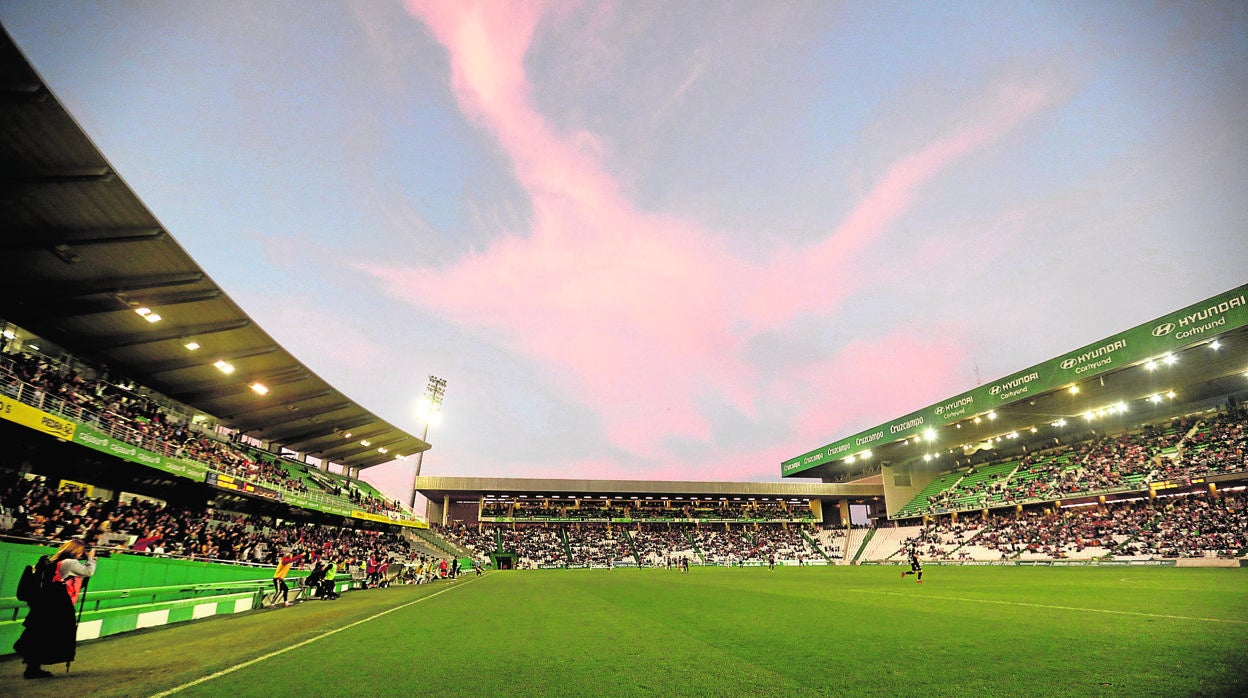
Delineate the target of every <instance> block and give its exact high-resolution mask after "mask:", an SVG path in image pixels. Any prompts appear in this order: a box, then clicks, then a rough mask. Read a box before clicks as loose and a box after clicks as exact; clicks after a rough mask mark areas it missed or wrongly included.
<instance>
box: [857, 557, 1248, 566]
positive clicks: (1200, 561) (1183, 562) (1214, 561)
mask: <svg viewBox="0 0 1248 698" xmlns="http://www.w3.org/2000/svg"><path fill="white" fill-rule="evenodd" d="M859 564H861V565H885V566H889V567H895V566H899V565H901V566H908V565H909V564H910V563H909V562H905V561H889V560H871V561H870V562H861V563H859ZM923 564H924V565H934V566H937V567H988V566H992V567H1248V559H1244V558H1234V557H1229V558H1228V557H1181V558H1177V559H1163V560H924V561H923Z"/></svg>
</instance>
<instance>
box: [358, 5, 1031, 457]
mask: <svg viewBox="0 0 1248 698" xmlns="http://www.w3.org/2000/svg"><path fill="white" fill-rule="evenodd" d="M407 7H408V9H409V11H411V12H412V13H413V14H415V15H417V16H418V17H420V18H421V19H422V20H423V21H424V22H425V23H426V24H427V25H428V27H429V28H430V31H431V32H432V33H433V35H434V36H435V37H436V38H437V39H438V40H439V41H440V42H441V43H443V44H444V45H445V46H446V48H447V51H448V52H449V55H450V64H451V84H452V87H453V89H454V92H455V95H456V98H457V100H458V101H459V104H460V107H461V109H462V110H463V112H464V113H465V114H467V115H468V116H469V117H470V118H472V119H473V120H474V121H475V122H476V123H478V124H479V125H480V126H482V127H483V128H486V129H488V130H489V131H490V132H491V133H493V134H494V135H495V137H496V138H497V139H498V142H499V144H500V145H501V147H502V148H503V149H504V150H505V151H506V152H507V153H508V155H509V156H510V158H511V161H512V163H513V166H514V169H515V172H514V174H515V176H516V178H517V180H518V181H519V182H520V184H521V185H522V186H523V187H524V188H525V190H526V191H527V192H528V194H529V196H530V198H531V202H532V207H533V214H534V215H533V220H532V224H531V228H530V229H529V230H526V231H522V232H521V231H517V232H516V233H515V234H512V235H510V236H507V237H505V238H503V239H500V240H498V241H496V242H494V243H492V244H491V245H490V246H489V247H488V248H486V249H485V250H483V251H481V252H478V253H475V254H472V255H470V256H467V257H465V258H463V259H461V260H459V261H458V262H456V263H454V264H452V265H449V266H447V267H445V268H442V269H420V270H413V269H408V268H403V267H399V266H384V265H361V268H363V269H365V270H366V271H368V272H369V273H371V274H373V275H375V276H376V277H378V278H379V279H381V280H382V281H383V282H384V283H385V284H386V285H387V288H388V289H389V291H390V292H391V293H392V294H394V295H395V296H397V297H401V298H405V299H408V300H410V301H411V302H413V303H416V304H419V305H421V306H424V307H427V308H428V309H430V310H431V311H433V312H436V313H440V314H442V316H443V317H445V318H446V319H447V320H449V321H452V322H456V323H464V324H470V325H474V326H479V327H484V328H488V329H490V330H491V331H493V332H494V333H496V334H497V335H498V336H501V337H502V338H503V340H504V341H505V342H507V343H509V344H510V345H511V347H512V348H513V349H516V350H519V351H522V352H524V353H526V354H528V355H529V356H532V357H535V358H536V359H538V360H539V361H540V362H541V363H543V364H544V365H547V366H549V367H550V372H551V380H552V382H554V384H555V385H556V386H557V387H558V389H560V390H561V391H562V392H563V393H564V394H565V395H566V396H568V397H570V398H573V399H575V400H577V401H579V402H581V403H582V404H584V405H586V407H587V408H588V409H591V410H593V411H594V412H595V413H597V414H598V415H599V416H600V417H601V419H602V421H603V424H604V425H605V426H604V428H605V430H606V435H607V438H608V439H609V440H610V442H611V444H612V445H614V446H616V447H618V448H621V449H624V450H625V451H627V452H629V453H633V454H636V455H637V456H638V458H639V459H644V460H646V461H647V462H650V463H652V464H653V467H655V468H658V469H660V471H662V470H661V469H663V468H667V467H671V468H673V469H672V470H671V472H672V473H673V474H674V473H677V472H680V473H684V475H683V476H682V477H686V478H687V476H688V475H687V474H688V472H689V470H688V464H687V463H681V464H678V465H679V466H680V468H681V469H680V470H679V471H676V470H675V469H674V468H675V467H676V465H677V464H674V463H671V461H670V457H669V456H668V455H667V453H666V450H665V448H664V440H665V439H667V438H669V437H679V438H682V439H688V440H696V441H704V442H705V441H709V440H710V438H711V423H710V418H709V416H708V414H707V409H706V403H707V402H708V401H713V402H717V403H720V404H722V405H727V406H730V407H732V408H733V409H736V410H739V411H740V412H742V413H745V414H747V415H753V414H755V413H756V412H757V411H758V409H759V404H760V401H761V400H763V399H764V398H765V397H766V396H767V395H774V394H778V393H784V392H790V393H793V394H803V395H805V397H806V401H805V402H801V401H799V402H798V404H805V405H807V406H808V409H807V411H806V413H805V414H803V415H800V416H799V417H798V418H797V431H798V432H799V434H800V436H801V438H803V439H809V441H808V442H809V443H811V444H812V447H813V446H815V445H818V444H820V443H822V442H823V441H824V440H826V439H827V438H828V435H829V434H834V433H837V432H838V429H839V428H843V427H844V426H845V425H846V424H849V423H850V422H851V421H852V419H853V418H854V417H855V416H856V415H861V414H863V413H866V414H879V415H880V418H884V417H885V416H888V412H887V409H886V408H885V405H896V404H897V403H896V399H897V395H896V394H897V393H904V394H905V395H929V394H930V395H935V394H936V393H937V392H938V391H937V388H938V387H945V386H941V385H940V380H941V378H940V377H941V376H947V375H948V374H949V372H950V371H951V370H952V368H953V367H954V365H955V363H956V361H957V357H958V356H959V355H960V353H959V348H958V347H956V346H954V345H953V344H951V343H949V342H942V341H929V342H923V341H918V340H913V339H911V338H909V337H907V336H890V337H887V338H880V339H877V340H875V341H871V342H869V343H868V342H866V341H864V342H863V343H860V344H854V345H851V346H850V347H849V348H848V349H847V350H846V351H844V352H842V353H841V354H840V355H839V356H836V357H831V358H829V359H827V360H826V361H825V362H823V363H822V364H821V365H817V366H814V367H811V366H807V367H804V369H803V371H802V375H788V376H785V377H784V378H783V380H785V381H790V382H791V383H790V384H789V385H784V386H775V385H766V386H760V385H759V382H760V373H761V372H760V370H759V368H758V367H756V366H754V365H753V364H752V363H751V362H750V360H749V359H748V356H747V352H746V349H747V347H748V343H749V342H750V340H751V339H753V338H754V337H755V336H756V335H757V333H759V332H760V331H763V330H771V331H774V330H776V329H781V330H782V329H783V328H784V327H785V325H786V324H787V323H789V322H791V321H792V320H793V319H795V318H797V317H799V316H801V315H803V314H807V313H816V312H818V313H821V314H827V313H828V312H830V311H832V310H834V309H835V308H836V307H837V305H839V303H840V302H842V299H843V298H844V297H845V296H846V294H847V293H848V292H849V291H851V290H853V289H855V288H857V287H858V285H859V284H862V283H864V282H865V281H864V279H861V278H857V277H855V276H854V275H853V273H852V263H853V260H854V257H855V255H857V254H858V253H860V252H861V251H862V250H863V249H864V248H865V247H866V246H868V245H870V244H872V243H874V242H876V241H877V240H879V239H880V237H881V236H882V235H884V234H885V233H886V232H887V229H888V227H889V225H890V224H892V223H893V222H894V221H896V220H897V219H898V218H899V217H900V216H902V215H904V214H905V213H906V212H907V211H908V210H909V208H910V206H911V205H912V204H913V202H914V200H915V198H916V197H917V196H918V194H919V191H920V189H921V188H922V186H923V185H924V184H925V183H927V182H928V181H930V180H931V179H933V178H934V177H937V176H938V175H940V174H941V173H942V172H943V171H945V170H946V169H947V168H949V167H950V166H952V165H954V164H955V163H957V162H958V161H959V160H961V159H962V158H964V157H965V156H966V155H968V154H969V153H971V152H974V151H975V150H976V149H978V148H981V147H983V146H984V145H985V144H987V143H990V142H992V141H994V140H996V139H998V138H1000V137H1001V136H1002V135H1004V134H1006V133H1008V132H1009V131H1010V130H1011V129H1013V128H1014V127H1015V126H1016V125H1017V124H1018V123H1020V122H1021V120H1022V119H1024V118H1025V117H1026V116H1027V115H1028V114H1030V113H1032V112H1034V111H1035V110H1036V109H1038V108H1040V107H1041V106H1042V105H1043V103H1044V99H1045V97H1044V93H1042V92H1038V91H1026V90H1019V91H1015V92H1012V93H1007V94H1004V95H1002V96H1001V97H1000V98H999V99H997V100H996V101H995V102H994V106H993V107H992V108H991V109H990V110H988V111H986V112H985V113H983V114H980V115H979V117H978V118H976V119H974V120H972V121H971V122H970V123H968V124H967V125H965V126H964V127H962V128H960V129H957V130H956V131H955V132H954V133H952V134H950V135H948V136H946V137H943V138H940V139H937V140H936V141H935V142H933V143H932V144H930V145H928V146H927V147H924V148H922V149H920V150H918V151H917V152H915V153H913V154H911V155H908V156H906V157H903V158H901V159H900V160H898V161H897V162H896V163H895V164H894V165H893V166H892V167H891V168H889V170H888V171H887V173H886V174H885V175H884V177H883V178H882V179H881V180H880V182H879V183H878V184H877V185H876V186H875V187H874V188H873V189H872V190H871V191H870V192H869V194H868V195H867V196H866V198H864V199H863V201H862V202H861V203H860V204H859V205H858V206H857V207H856V208H855V209H854V210H853V211H852V212H851V213H850V215H849V216H848V217H847V218H846V219H845V221H844V223H842V224H841V225H840V226H838V227H837V229H836V230H835V231H833V232H832V233H831V234H830V235H829V236H828V237H827V238H826V239H825V240H823V241H822V242H819V243H818V244H815V245H813V246H811V247H809V248H807V249H794V250H790V251H788V252H786V253H781V254H779V255H777V256H776V257H775V258H774V259H771V260H747V259H741V258H738V257H735V256H733V255H732V254H730V253H729V252H728V251H727V250H725V249H724V247H723V246H722V245H721V244H720V243H719V242H718V241H717V239H716V238H715V237H714V236H713V235H712V234H711V233H710V232H709V231H706V230H704V229H702V228H700V227H699V226H697V225H696V224H694V223H691V222H688V221H682V220H677V219H673V218H670V217H664V216H660V215H654V214H650V213H644V212H641V211H639V210H638V209H637V208H636V207H635V206H634V205H633V204H632V202H630V201H628V200H627V199H626V198H625V197H623V196H622V194H621V192H620V189H619V187H618V186H617V184H616V182H615V181H614V180H613V179H612V178H611V176H610V175H609V173H608V172H607V171H606V169H605V168H604V167H603V165H602V164H601V162H600V159H601V152H600V151H601V145H600V144H599V141H598V139H597V138H596V137H594V136H593V134H588V133H584V132H577V133H567V134H559V133H555V132H553V131H552V130H551V128H550V127H549V126H548V125H547V123H546V122H545V120H544V119H543V118H542V117H541V115H540V114H538V113H537V111H536V110H535V109H534V107H533V106H532V104H531V103H530V101H529V94H530V88H529V85H528V82H527V78H526V76H525V73H524V56H525V54H526V52H527V50H528V47H529V45H530V43H531V41H532V40H533V36H534V32H535V30H536V29H537V27H538V25H539V23H540V21H541V19H542V18H543V6H542V5H541V4H539V3H533V2H515V3H505V2H493V1H491V2H482V3H474V2H456V3H444V2H436V1H434V0H430V1H428V2H424V1H417V0H410V1H409V2H408V3H407ZM812 280H813V281H812ZM872 367H877V368H872ZM812 376H813V379H812ZM917 406H919V405H916V407H917ZM850 410H853V411H852V412H851V411H850ZM792 455H793V454H791V453H788V454H779V453H771V452H765V453H755V454H734V455H731V456H729V457H728V458H727V460H724V461H719V462H717V463H715V464H708V466H707V467H706V471H707V476H708V477H711V475H712V474H716V476H715V478H714V479H722V478H723V477H724V476H725V475H729V474H740V475H750V474H757V473H758V472H759V471H760V469H761V468H766V469H767V470H768V471H770V472H772V473H774V472H775V468H776V464H777V463H778V462H779V461H780V460H783V459H784V458H786V457H790V456H792ZM764 460H765V461H766V462H764ZM588 465H592V466H593V468H594V469H593V470H592V472H595V473H596V476H600V477H602V476H613V475H612V473H616V472H618V473H619V476H627V473H628V472H632V473H633V476H634V477H636V476H637V471H636V470H635V469H634V468H632V467H630V466H627V465H621V464H612V463H595V464H578V467H579V466H588ZM581 472H584V471H581ZM655 479H661V478H655Z"/></svg>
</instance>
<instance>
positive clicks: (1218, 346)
mask: <svg viewBox="0 0 1248 698" xmlns="http://www.w3.org/2000/svg"><path fill="white" fill-rule="evenodd" d="M1209 348H1210V349H1212V350H1214V351H1217V350H1219V349H1221V348H1222V342H1219V341H1218V340H1216V339H1215V340H1213V341H1212V342H1209Z"/></svg>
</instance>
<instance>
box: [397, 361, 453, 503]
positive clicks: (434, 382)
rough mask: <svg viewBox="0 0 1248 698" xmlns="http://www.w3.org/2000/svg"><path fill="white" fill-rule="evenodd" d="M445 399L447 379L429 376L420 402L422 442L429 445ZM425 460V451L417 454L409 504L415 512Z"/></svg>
mask: <svg viewBox="0 0 1248 698" xmlns="http://www.w3.org/2000/svg"><path fill="white" fill-rule="evenodd" d="M445 397H446V379H445V378H438V377H437V376H433V375H431V376H429V382H428V383H426V384H425V395H424V397H422V398H421V400H420V409H419V414H420V416H421V418H423V419H424V421H425V430H424V431H423V432H422V433H421V435H420V440H421V441H424V442H426V443H428V439H429V423H430V422H432V421H433V420H434V419H436V418H437V417H438V416H440V415H441V414H442V400H443V398H445ZM426 450H428V449H426ZM424 460H425V452H424V451H421V452H420V453H417V454H416V472H415V474H413V475H412V496H411V499H410V501H408V503H407V505H408V507H410V508H411V509H412V510H413V511H415V510H416V480H418V479H419V478H420V466H421V464H422V463H423V462H424Z"/></svg>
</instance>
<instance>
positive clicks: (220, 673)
mask: <svg viewBox="0 0 1248 698" xmlns="http://www.w3.org/2000/svg"><path fill="white" fill-rule="evenodd" d="M474 581H476V579H475V578H474V579H471V580H467V581H465V582H463V583H462V584H456V585H455V586H452V587H447V588H445V589H443V590H442V591H438V592H434V593H432V594H430V595H428V596H422V597H420V598H419V599H416V600H415V601H408V602H407V603H405V604H403V605H401V606H395V607H394V608H388V609H386V610H384V611H382V612H381V613H375V614H373V615H371V616H369V617H367V618H362V619H360V620H357V621H355V622H354V623H348V624H347V625H344V626H342V627H341V628H334V629H333V630H329V631H326V632H323V633H321V634H320V635H317V636H316V637H310V638H308V639H306V640H304V641H302V642H296V643H295V644H293V645H290V646H289V647H283V648H282V649H280V650H275V651H273V652H269V653H268V654H266V655H264V656H262V657H256V658H255V659H249V660H247V661H245V662H242V663H240V664H235V665H234V666H232V667H227V668H225V669H222V670H221V671H218V672H216V673H214V674H209V675H207V676H201V677H199V678H198V679H195V680H194V681H188V682H186V683H184V684H182V685H181V686H174V687H173V688H171V689H169V690H167V691H161V692H160V693H155V694H153V695H152V696H151V698H165V696H171V695H173V694H174V693H177V692H178V691H182V690H185V689H187V688H193V687H195V686H198V685H199V684H201V683H207V682H209V681H212V680H213V679H219V678H221V677H222V676H225V675H226V674H232V673H234V672H236V671H238V670H239V669H246V668H247V667H249V666H251V665H252V664H259V663H260V662H263V661H264V660H266V659H272V658H274V657H276V656H278V655H279V654H286V653H287V652H289V651H291V650H297V649H299V648H300V647H303V646H304V645H310V644H312V643H313V642H316V641H317V640H321V639H324V638H327V637H329V636H330V635H334V634H337V633H340V632H342V631H344V630H350V629H351V628H354V627H355V626H357V625H362V624H364V623H367V622H369V621H371V620H376V619H378V618H380V617H382V616H384V615H386V614H388V613H394V612H395V611H401V610H403V609H405V608H407V607H408V606H414V605H416V604H418V603H420V602H422V601H428V600H429V599H432V598H433V597H435V596H438V595H440V594H445V593H446V592H448V591H450V590H452V589H458V588H460V587H462V586H464V584H468V583H470V582H474Z"/></svg>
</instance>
